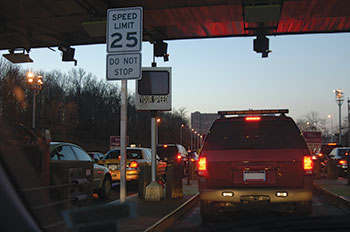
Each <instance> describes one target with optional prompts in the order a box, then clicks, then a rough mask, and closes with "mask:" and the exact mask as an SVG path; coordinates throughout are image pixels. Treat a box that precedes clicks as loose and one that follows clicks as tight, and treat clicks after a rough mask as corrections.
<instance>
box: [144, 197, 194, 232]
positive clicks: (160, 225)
mask: <svg viewBox="0 0 350 232" xmlns="http://www.w3.org/2000/svg"><path fill="white" fill-rule="evenodd" d="M198 201H199V193H196V194H195V195H194V196H193V197H191V198H190V199H188V200H187V201H186V202H184V203H183V204H182V205H180V206H179V207H178V208H177V209H175V210H174V211H173V212H171V213H169V214H168V215H166V216H164V217H163V218H161V219H160V220H159V221H157V222H156V223H155V224H153V225H152V226H150V227H148V228H147V229H146V230H145V232H151V231H165V230H166V229H167V228H169V227H170V226H171V225H172V224H174V223H175V222H176V221H177V220H178V219H179V218H180V217H181V216H183V215H184V214H186V213H187V212H188V211H189V210H190V209H192V207H193V206H194V205H195V204H197V202H198Z"/></svg>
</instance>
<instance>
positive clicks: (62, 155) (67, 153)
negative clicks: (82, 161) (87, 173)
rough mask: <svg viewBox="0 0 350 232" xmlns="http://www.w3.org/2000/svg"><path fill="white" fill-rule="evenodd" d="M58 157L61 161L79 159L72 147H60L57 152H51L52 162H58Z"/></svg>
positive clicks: (56, 149)
mask: <svg viewBox="0 0 350 232" xmlns="http://www.w3.org/2000/svg"><path fill="white" fill-rule="evenodd" d="M57 157H58V159H59V160H76V159H77V158H76V157H75V155H74V153H73V151H72V149H71V147H70V146H60V147H57V148H55V150H53V151H52V152H51V160H57Z"/></svg>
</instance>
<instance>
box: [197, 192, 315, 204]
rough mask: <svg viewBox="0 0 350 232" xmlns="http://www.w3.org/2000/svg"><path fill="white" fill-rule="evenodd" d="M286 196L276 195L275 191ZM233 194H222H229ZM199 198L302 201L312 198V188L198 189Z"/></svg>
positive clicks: (272, 201)
mask: <svg viewBox="0 0 350 232" xmlns="http://www.w3.org/2000/svg"><path fill="white" fill-rule="evenodd" d="M278 192H280V193H285V192H286V193H287V196H279V197H278V196H277V193H278ZM230 193H233V196H224V195H225V194H226V195H230ZM199 198H200V199H201V200H205V201H216V202H232V203H244V201H247V200H248V201H260V199H261V200H263V201H266V200H267V199H268V200H267V201H268V202H270V203H284V202H302V201H311V200H312V189H289V188H273V189H271V188H239V189H200V194H199Z"/></svg>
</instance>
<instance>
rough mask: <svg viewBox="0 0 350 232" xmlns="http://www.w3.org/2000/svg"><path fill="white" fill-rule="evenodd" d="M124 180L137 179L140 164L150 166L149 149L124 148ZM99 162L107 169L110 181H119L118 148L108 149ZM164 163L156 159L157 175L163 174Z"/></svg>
mask: <svg viewBox="0 0 350 232" xmlns="http://www.w3.org/2000/svg"><path fill="white" fill-rule="evenodd" d="M126 153H127V155H126V156H127V157H126V181H137V180H138V178H139V173H140V165H149V166H151V149H149V148H144V147H127V148H126ZM98 163H99V164H101V165H104V166H105V167H107V168H108V169H109V172H110V173H111V176H112V181H120V148H117V149H113V150H110V151H108V152H107V153H106V154H105V156H104V157H103V159H102V160H100V161H98ZM165 169H166V163H165V162H162V161H157V175H158V176H160V175H165Z"/></svg>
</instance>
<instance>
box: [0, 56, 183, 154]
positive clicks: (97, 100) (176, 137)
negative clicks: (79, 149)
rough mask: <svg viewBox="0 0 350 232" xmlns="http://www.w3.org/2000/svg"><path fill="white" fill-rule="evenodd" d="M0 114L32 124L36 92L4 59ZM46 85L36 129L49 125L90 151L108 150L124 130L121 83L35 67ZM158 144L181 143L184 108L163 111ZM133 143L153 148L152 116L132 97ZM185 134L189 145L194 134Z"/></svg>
mask: <svg viewBox="0 0 350 232" xmlns="http://www.w3.org/2000/svg"><path fill="white" fill-rule="evenodd" d="M0 70H1V72H0V90H1V93H0V118H1V119H2V120H3V121H5V122H6V123H8V124H20V125H23V126H25V127H28V128H30V127H31V126H32V124H31V123H32V109H33V94H34V93H33V91H32V90H31V89H30V87H29V84H28V83H27V79H26V73H27V70H24V69H23V68H21V67H20V66H18V65H13V64H11V63H9V62H7V61H6V60H4V59H2V58H0ZM34 73H36V74H37V75H41V76H43V79H44V84H43V87H42V89H41V91H40V93H39V94H38V95H37V98H36V128H37V129H38V130H41V131H43V130H45V129H49V130H50V132H51V137H52V141H65V142H72V143H76V144H79V145H81V146H83V147H84V148H85V149H86V150H99V151H103V152H105V151H107V150H108V149H109V138H110V136H112V135H119V134H120V102H121V91H120V87H119V86H118V85H117V84H116V82H107V81H106V80H99V79H98V78H97V77H96V76H93V75H92V74H91V73H87V72H86V71H84V70H83V69H72V70H71V71H69V72H68V73H63V72H61V71H59V70H54V71H49V72H47V71H40V70H37V71H34ZM158 116H159V117H160V119H161V122H160V124H159V135H160V137H159V143H179V142H180V133H181V132H180V130H181V125H182V124H184V125H188V124H189V122H188V118H187V117H186V112H185V109H183V108H182V109H179V110H173V111H172V112H159V113H158ZM127 123H128V126H127V127H128V133H127V134H128V136H129V143H130V144H136V145H141V146H144V147H150V143H151V139H150V137H151V136H150V135H151V128H150V125H151V114H150V112H138V111H136V109H135V102H134V95H133V93H131V94H129V95H128V122H127ZM182 133H183V135H182V136H183V138H184V140H183V141H188V142H187V143H185V144H184V145H185V147H187V146H188V145H189V144H188V143H189V136H190V133H189V132H187V133H186V131H185V132H182Z"/></svg>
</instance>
